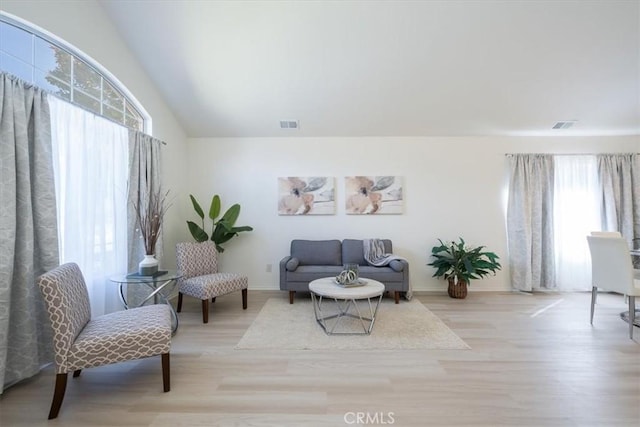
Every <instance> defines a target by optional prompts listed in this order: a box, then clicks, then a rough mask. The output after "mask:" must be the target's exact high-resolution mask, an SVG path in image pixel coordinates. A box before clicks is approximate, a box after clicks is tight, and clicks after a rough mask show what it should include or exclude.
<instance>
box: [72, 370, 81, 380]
mask: <svg viewBox="0 0 640 427" xmlns="http://www.w3.org/2000/svg"><path fill="white" fill-rule="evenodd" d="M80 372H82V369H78V370H75V371H73V378H78V377H79V376H80Z"/></svg>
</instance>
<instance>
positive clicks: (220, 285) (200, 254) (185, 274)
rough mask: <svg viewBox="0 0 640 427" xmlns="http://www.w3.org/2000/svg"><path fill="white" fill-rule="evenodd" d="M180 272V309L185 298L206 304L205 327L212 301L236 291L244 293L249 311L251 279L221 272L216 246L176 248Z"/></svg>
mask: <svg viewBox="0 0 640 427" xmlns="http://www.w3.org/2000/svg"><path fill="white" fill-rule="evenodd" d="M176 257H177V266H178V271H179V272H180V273H182V277H181V278H180V279H178V308H177V311H178V313H180V311H181V310H182V295H183V294H184V295H189V296H192V297H194V298H198V299H200V300H202V323H209V300H210V299H211V302H215V300H216V297H218V296H221V295H226V294H229V293H231V292H235V291H242V308H243V309H244V310H246V309H247V287H248V284H249V280H248V279H247V276H244V275H242V274H236V273H219V272H218V251H217V250H216V245H215V243H213V242H202V243H196V242H185V243H178V244H177V245H176Z"/></svg>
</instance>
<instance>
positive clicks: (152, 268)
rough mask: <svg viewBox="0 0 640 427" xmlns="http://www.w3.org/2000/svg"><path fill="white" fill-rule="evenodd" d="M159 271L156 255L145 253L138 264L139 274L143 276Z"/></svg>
mask: <svg viewBox="0 0 640 427" xmlns="http://www.w3.org/2000/svg"><path fill="white" fill-rule="evenodd" d="M157 272H158V260H157V259H156V258H155V255H145V256H144V259H143V260H142V261H140V264H138V274H140V275H141V276H152V275H153V274H155V273H157Z"/></svg>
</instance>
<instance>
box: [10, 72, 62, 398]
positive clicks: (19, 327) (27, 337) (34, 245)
mask: <svg viewBox="0 0 640 427" xmlns="http://www.w3.org/2000/svg"><path fill="white" fill-rule="evenodd" d="M0 141H1V143H0V175H1V179H0V212H1V214H0V236H1V237H0V381H1V383H2V385H3V386H2V390H4V389H6V388H7V387H9V386H10V385H12V384H14V383H16V382H18V381H20V380H22V379H25V378H28V377H30V376H33V375H35V374H37V373H38V372H39V370H40V368H41V366H43V365H44V364H46V363H48V362H50V361H52V360H53V352H52V350H53V347H52V341H51V327H50V325H49V322H48V317H47V314H46V311H45V306H44V300H43V298H42V295H41V294H40V291H39V289H38V288H37V285H36V278H37V277H38V276H39V275H40V274H43V273H44V272H46V271H47V270H50V269H52V268H54V267H56V266H57V265H58V232H57V220H56V200H55V187H54V175H53V163H52V147H51V122H50V115H49V105H48V102H47V94H46V93H45V92H44V91H42V90H40V89H38V88H36V87H34V86H32V85H31V84H29V83H26V82H24V81H22V80H19V79H17V78H15V77H13V76H10V75H8V74H6V73H0Z"/></svg>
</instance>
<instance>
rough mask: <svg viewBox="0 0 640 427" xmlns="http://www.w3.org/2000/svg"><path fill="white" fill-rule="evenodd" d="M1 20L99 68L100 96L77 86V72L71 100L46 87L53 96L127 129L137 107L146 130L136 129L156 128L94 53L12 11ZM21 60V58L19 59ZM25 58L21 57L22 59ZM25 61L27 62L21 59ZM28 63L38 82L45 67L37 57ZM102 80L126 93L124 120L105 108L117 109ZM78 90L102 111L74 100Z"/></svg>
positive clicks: (72, 85)
mask: <svg viewBox="0 0 640 427" xmlns="http://www.w3.org/2000/svg"><path fill="white" fill-rule="evenodd" d="M0 22H3V23H6V24H9V25H12V26H14V27H17V28H19V29H21V30H23V31H25V32H27V33H29V34H31V35H32V36H35V37H38V38H40V39H43V40H44V41H45V42H47V43H50V44H51V45H53V46H55V47H56V48H58V49H61V50H63V51H65V52H66V53H68V54H69V55H70V56H71V60H72V61H75V60H79V61H81V62H83V63H85V64H86V65H88V66H89V67H90V68H92V69H93V71H95V72H96V73H97V74H98V75H99V76H100V77H101V78H102V80H101V85H100V99H97V98H95V96H93V95H90V94H87V93H86V92H85V91H83V90H82V89H81V88H77V87H74V84H73V72H72V73H71V76H70V77H71V81H69V82H63V81H61V82H62V83H64V84H69V85H70V91H71V93H70V96H69V99H64V98H63V97H60V96H58V95H57V94H55V93H52V92H51V91H50V90H48V89H46V88H45V89H44V90H45V91H46V92H48V93H51V94H52V95H53V96H57V97H58V98H61V99H64V100H65V101H67V102H70V103H72V104H73V105H76V106H78V107H80V108H82V109H85V110H87V111H90V112H91V113H93V114H96V115H99V116H100V117H104V118H105V119H107V120H111V121H113V122H115V123H118V124H120V125H122V126H125V127H127V128H130V127H129V126H128V124H127V110H128V109H129V107H131V108H133V109H134V110H135V111H136V112H137V113H138V114H139V115H140V117H141V119H142V129H138V128H136V130H141V131H143V132H145V133H147V134H149V135H150V134H151V128H152V120H151V116H150V115H149V113H148V112H147V110H146V109H145V108H144V107H143V106H142V104H141V103H140V102H139V101H138V100H137V99H136V97H135V96H133V94H132V93H131V92H130V91H129V89H127V87H126V86H125V85H124V84H122V82H120V80H118V79H117V78H116V77H115V76H114V75H113V74H112V73H111V72H109V70H107V69H106V68H105V67H103V66H102V65H101V64H100V63H99V62H98V61H96V60H95V59H93V58H92V57H91V56H89V55H87V54H86V53H84V52H83V51H81V50H80V49H78V48H77V47H75V46H73V45H72V44H71V43H69V42H67V41H65V40H63V39H61V38H60V37H58V36H56V35H54V34H52V33H50V32H48V31H46V30H44V29H42V28H40V27H38V26H37V25H34V24H33V23H31V22H28V21H26V20H24V19H21V18H18V17H17V16H14V15H11V14H9V13H6V12H4V11H0ZM33 49H35V47H34V46H32V50H33ZM18 60H19V59H18ZM20 61H21V60H20ZM21 62H23V61H21ZM23 63H24V64H25V65H26V66H29V67H31V78H30V79H29V82H30V83H33V84H36V83H35V73H36V72H38V71H40V72H42V70H40V68H38V67H37V66H36V64H35V60H32V63H31V64H28V63H26V62H23ZM17 77H19V78H24V77H22V76H17ZM102 82H106V83H108V84H109V85H110V86H112V87H113V88H114V89H115V90H116V91H117V92H119V93H120V95H122V97H123V104H124V105H123V109H122V112H123V121H117V120H114V119H113V118H112V117H111V116H109V115H106V114H104V110H105V109H107V108H111V109H112V108H113V107H114V106H113V105H112V104H111V103H109V102H108V99H106V97H105V94H104V92H105V89H104V88H105V86H106V85H105V84H102ZM74 91H78V93H80V94H81V95H82V96H89V97H91V99H95V100H96V101H97V102H98V103H99V107H100V111H99V112H97V111H95V110H92V109H90V108H87V107H86V106H85V105H83V104H80V103H77V102H74V99H73V93H74ZM130 129H131V128H130Z"/></svg>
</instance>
